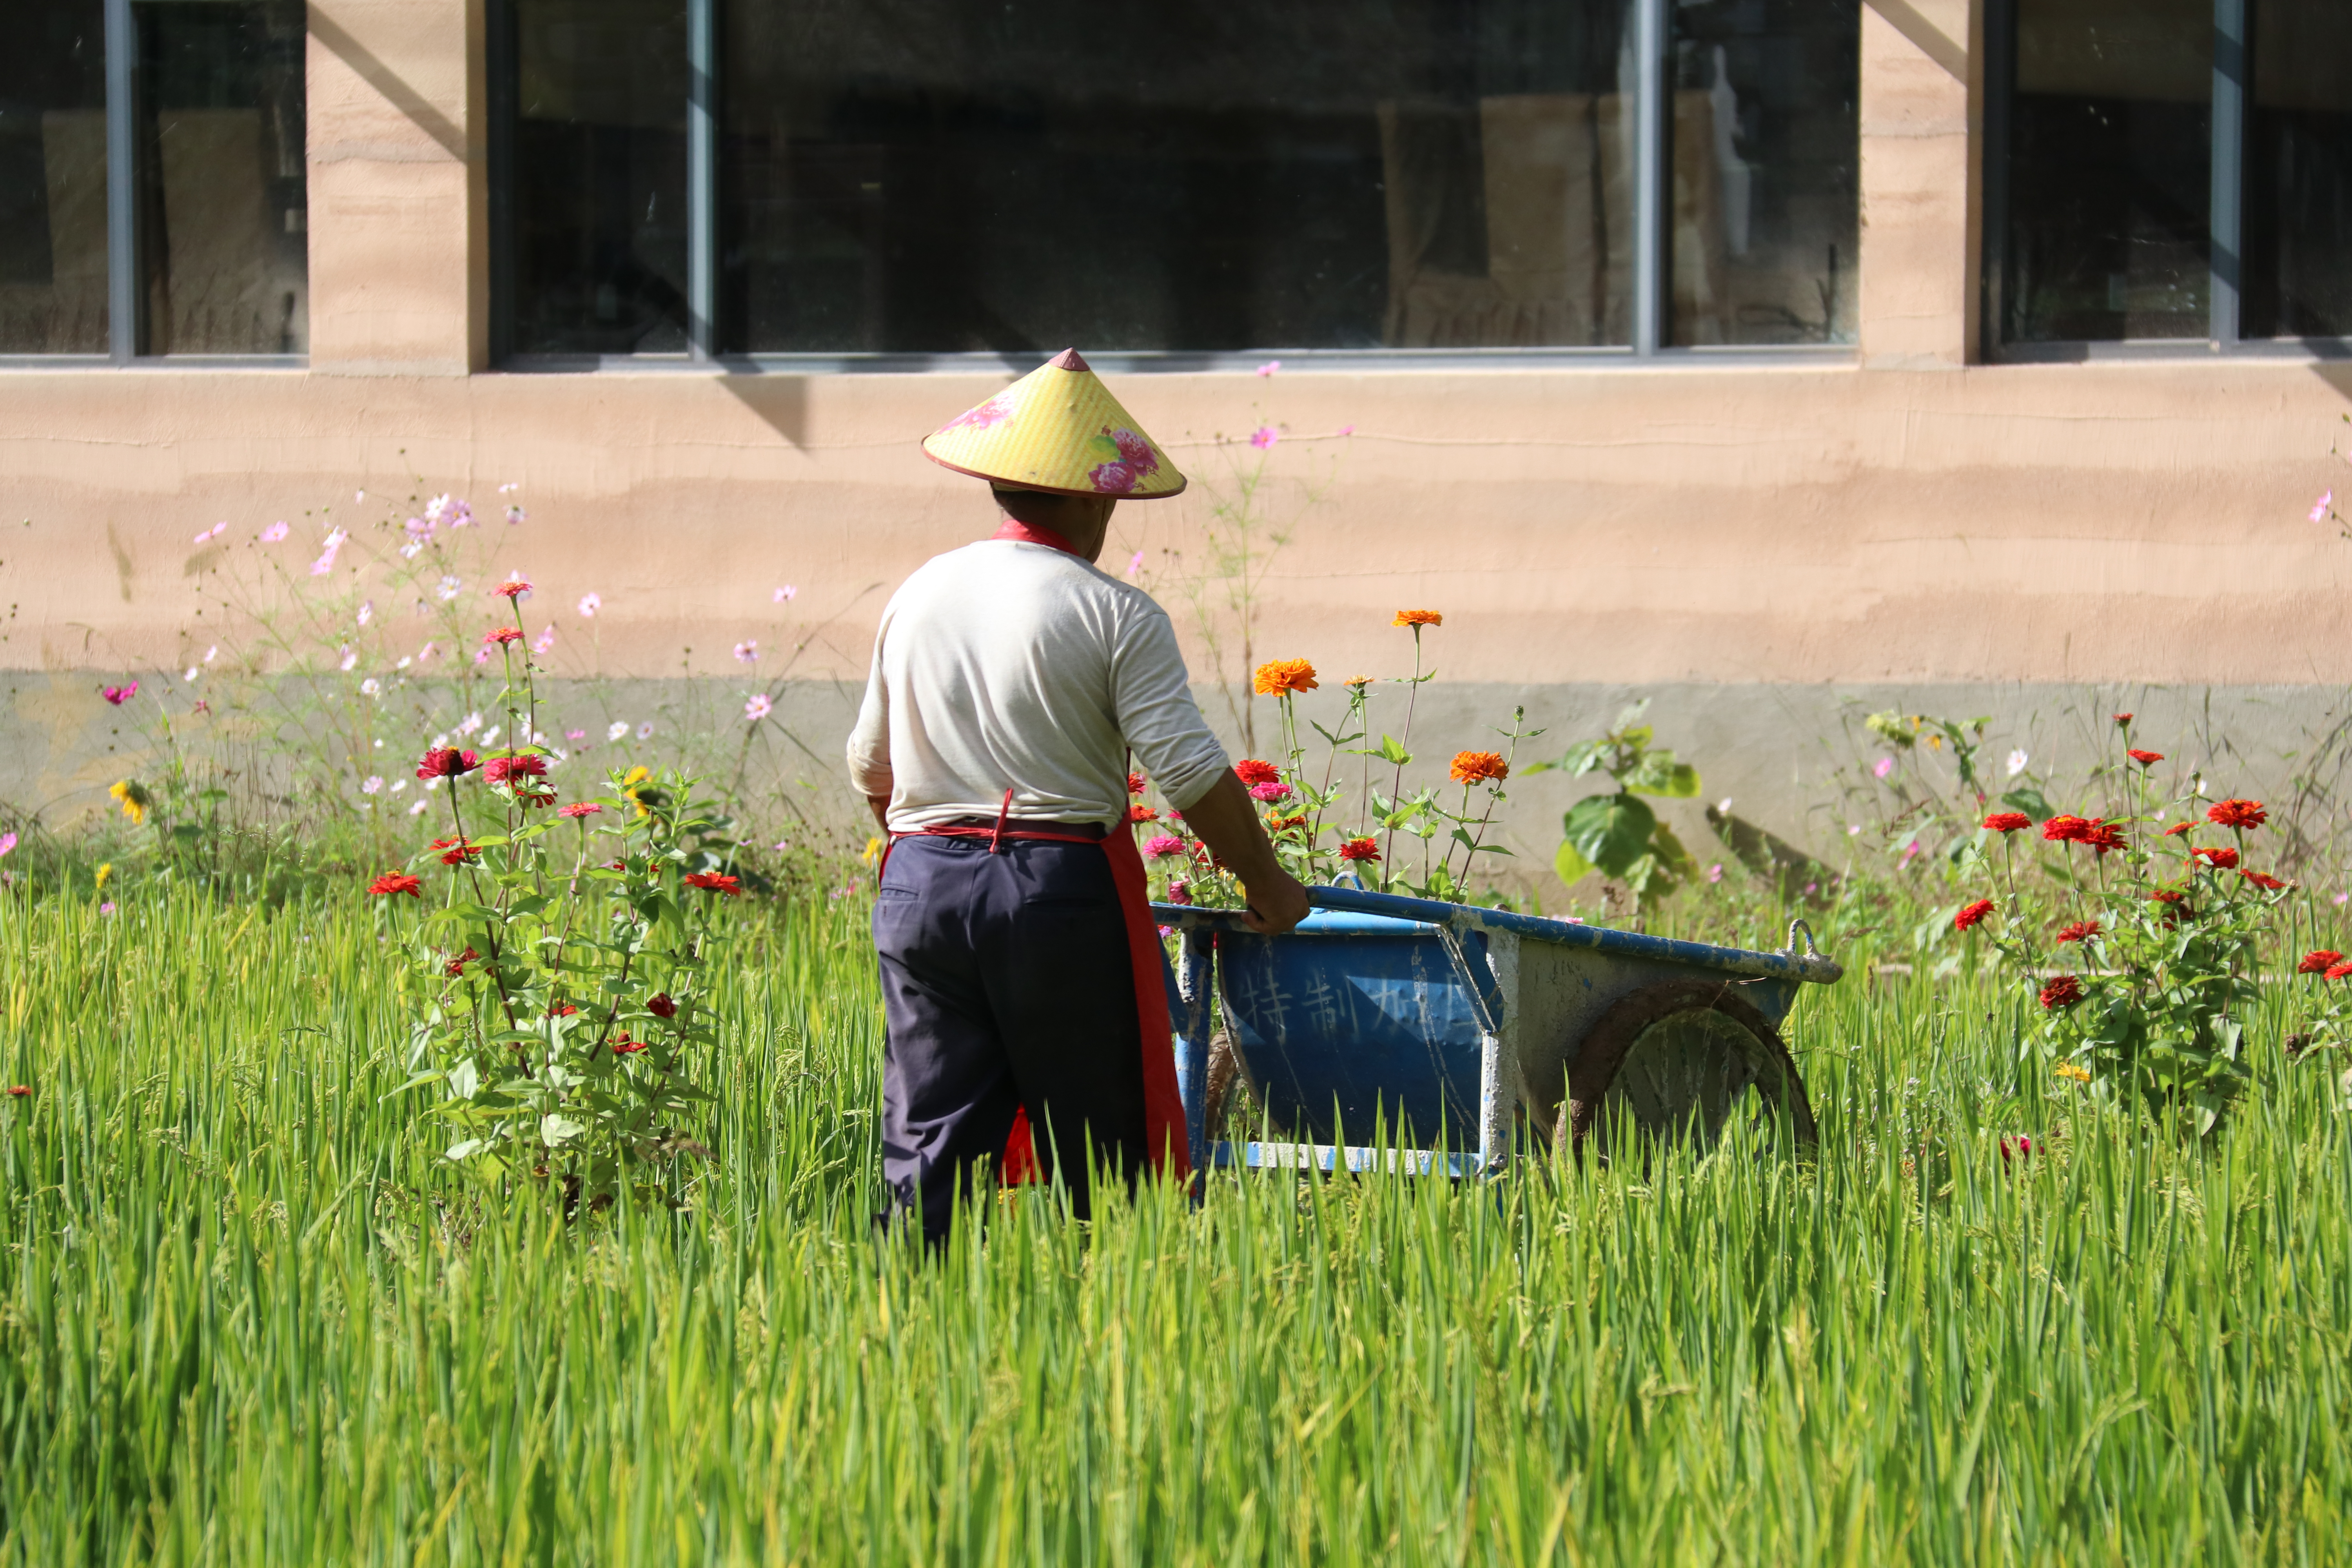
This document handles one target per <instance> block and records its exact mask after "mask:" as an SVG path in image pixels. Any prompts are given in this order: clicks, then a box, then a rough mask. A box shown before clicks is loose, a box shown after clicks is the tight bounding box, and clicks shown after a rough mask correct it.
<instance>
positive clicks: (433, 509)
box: [425, 495, 449, 524]
mask: <svg viewBox="0 0 2352 1568" xmlns="http://www.w3.org/2000/svg"><path fill="white" fill-rule="evenodd" d="M448 510H449V498H448V497H447V496H446V495H437V496H435V497H434V498H433V499H432V500H429V501H426V502H425V521H427V522H430V523H436V524H437V523H438V522H440V521H441V519H442V517H443V516H444V515H445V514H446V513H447V511H448Z"/></svg>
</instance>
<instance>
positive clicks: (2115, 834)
mask: <svg viewBox="0 0 2352 1568" xmlns="http://www.w3.org/2000/svg"><path fill="white" fill-rule="evenodd" d="M2083 842H2084V843H2085V844H2087V845H2089V846H2090V847H2092V848H2094V849H2095V850H2097V851H2098V852H2099V853H2100V854H2102V855H2105V853H2106V852H2107V851H2108V850H2110V849H2127V848H2129V847H2131V846H2130V845H2129V844H2127V843H2126V842H2125V839H2124V830H2123V829H2122V828H2120V827H2118V826H2116V825H2115V824H2114V823H2112V822H2107V821H2104V820H2102V819H2101V818H2099V817H2093V818H2091V831H2090V833H2089V834H2088V835H2087V836H2086V837H2084V840H2083Z"/></svg>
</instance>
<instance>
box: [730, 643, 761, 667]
mask: <svg viewBox="0 0 2352 1568" xmlns="http://www.w3.org/2000/svg"><path fill="white" fill-rule="evenodd" d="M735 662H736V663H738V664H757V663H759V662H760V640H759V639H758V638H757V637H745V638H744V639H743V640H742V641H741V642H739V643H737V644H736V645H735Z"/></svg>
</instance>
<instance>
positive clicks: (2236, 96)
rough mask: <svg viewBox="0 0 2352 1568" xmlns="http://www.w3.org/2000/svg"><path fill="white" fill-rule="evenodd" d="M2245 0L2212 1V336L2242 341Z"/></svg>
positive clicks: (2230, 344) (2223, 341)
mask: <svg viewBox="0 0 2352 1568" xmlns="http://www.w3.org/2000/svg"><path fill="white" fill-rule="evenodd" d="M2246 59H2247V56H2246V0H2213V202H2212V214H2211V221H2210V230H2211V242H2210V243H2211V247H2212V283H2211V286H2210V287H2211V308H2212V326H2211V335H2212V339H2213V346H2214V347H2215V348H2216V349H2231V348H2235V347H2236V346H2237V344H2238V334H2239V327H2240V322H2239V314H2240V310H2239V307H2240V303H2241V300H2242V292H2243V289H2244V281H2245V266H2244V259H2245V254H2246V252H2245V244H2244V241H2245V181H2246Z"/></svg>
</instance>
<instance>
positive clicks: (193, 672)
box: [180, 664, 202, 680]
mask: <svg viewBox="0 0 2352 1568" xmlns="http://www.w3.org/2000/svg"><path fill="white" fill-rule="evenodd" d="M201 673H202V671H201V669H200V668H199V667H197V666H195V665H193V664H192V665H190V666H188V673H187V674H185V675H184V676H182V677H181V678H180V679H183V680H194V679H195V678H196V677H197V676H198V675H199V674H201Z"/></svg>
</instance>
